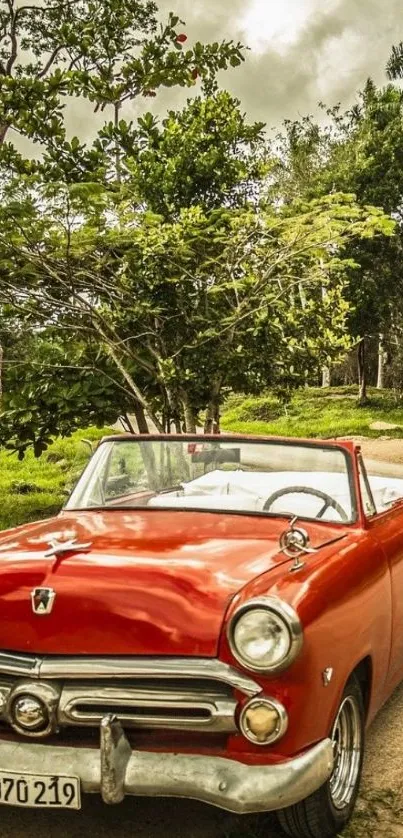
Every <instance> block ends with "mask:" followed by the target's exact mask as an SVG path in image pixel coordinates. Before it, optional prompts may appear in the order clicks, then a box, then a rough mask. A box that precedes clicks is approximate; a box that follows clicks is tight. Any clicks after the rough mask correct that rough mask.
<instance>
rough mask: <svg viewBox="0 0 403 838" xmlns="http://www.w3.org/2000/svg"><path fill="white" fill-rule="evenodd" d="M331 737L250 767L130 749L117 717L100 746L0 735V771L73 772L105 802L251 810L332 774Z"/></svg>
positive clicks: (283, 803)
mask: <svg viewBox="0 0 403 838" xmlns="http://www.w3.org/2000/svg"><path fill="white" fill-rule="evenodd" d="M332 768H333V748H332V744H331V741H330V739H325V740H323V741H322V742H320V743H319V744H318V745H315V746H314V747H313V748H311V749H310V750H309V751H306V752H305V753H304V754H303V755H302V756H299V757H297V758H295V759H292V760H289V761H288V762H284V763H280V764H277V765H270V766H260V765H259V766H249V765H244V764H243V763H240V762H237V761H235V760H231V759H223V758H221V757H206V756H187V755H184V754H172V753H165V754H161V753H150V752H143V751H132V749H131V746H130V745H129V742H128V740H127V738H126V736H125V733H124V730H123V728H122V726H121V724H120V722H119V721H118V719H117V718H116V717H112V716H106V717H105V718H104V719H103V720H102V723H101V742H100V750H98V749H92V748H77V747H76V748H74V747H60V746H53V745H40V744H37V743H32V742H19V743H18V744H16V743H15V742H10V741H8V740H1V739H0V769H3V770H5V771H15V772H18V773H20V772H22V773H24V772H31V773H37V774H51V775H55V774H61V775H66V774H68V775H74V776H77V777H79V778H80V781H81V788H82V790H83V791H84V792H100V793H101V795H102V797H103V800H104V801H105V803H120V802H121V801H122V800H123V798H124V797H125V795H126V794H129V795H137V796H145V797H152V796H156V797H158V796H160V797H187V798H192V799H194V800H201V801H203V802H204V803H210V804H211V805H213V806H219V807H220V808H222V809H227V810H228V811H230V812H236V813H238V814H246V813H250V812H268V811H272V810H275V809H282V808H285V807H287V806H292V805H293V804H294V803H297V802H298V801H300V800H303V799H304V798H305V797H308V796H309V795H310V794H312V793H313V792H314V791H316V790H317V789H318V788H319V787H320V786H321V785H322V784H323V783H324V782H326V780H327V779H328V778H329V777H330V774H331V772H332Z"/></svg>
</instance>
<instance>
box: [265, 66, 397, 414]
mask: <svg viewBox="0 0 403 838" xmlns="http://www.w3.org/2000/svg"><path fill="white" fill-rule="evenodd" d="M402 102H403V99H402V94H401V92H400V91H399V90H398V89H396V88H394V87H392V86H391V85H389V86H387V87H386V88H385V89H383V90H378V89H377V88H376V87H375V85H374V83H373V82H372V81H371V80H369V81H368V82H367V84H366V86H365V88H364V90H363V91H362V93H361V94H360V97H359V103H358V105H357V106H355V107H354V108H353V109H351V110H349V111H347V112H346V113H342V112H341V109H340V108H339V107H337V108H333V109H329V110H328V111H327V115H328V119H329V121H328V123H327V124H326V125H325V126H324V127H323V128H319V126H317V125H315V124H314V123H313V122H312V120H311V119H309V118H307V119H305V120H302V121H301V122H298V123H296V124H293V123H289V124H288V125H287V126H286V128H287V130H286V135H285V137H283V139H282V141H281V143H280V165H279V167H278V175H277V180H276V188H277V190H278V193H279V194H280V195H281V194H283V195H285V196H286V199H287V200H288V196H289V195H290V194H292V191H293V190H294V192H296V193H297V194H302V195H304V196H307V197H311V198H312V197H313V196H319V195H326V194H329V192H332V191H335V190H336V191H337V190H340V191H342V192H352V193H354V194H355V195H356V197H357V201H358V203H359V204H360V205H361V206H363V207H365V206H366V205H369V204H370V205H375V206H379V207H381V208H382V209H383V210H384V211H385V212H386V213H388V214H391V215H392V216H393V217H394V218H395V219H396V221H397V222H398V223H397V224H396V226H395V233H394V235H393V236H392V237H387V238H383V239H381V240H380V239H377V241H376V244H375V242H374V241H370V240H366V239H364V240H362V239H358V240H356V241H354V240H353V241H351V242H350V244H349V246H348V249H347V251H346V256H351V259H352V261H353V262H354V264H355V265H359V266H360V269H359V270H357V269H353V270H351V272H350V275H349V278H348V283H347V287H346V299H347V300H348V302H349V304H350V313H349V316H348V321H347V322H348V330H349V333H350V334H351V336H352V338H353V340H354V342H355V343H356V345H357V347H358V370H359V381H360V392H359V399H360V401H361V402H364V401H365V399H366V383H367V368H368V364H367V360H366V349H367V343H368V341H374V340H376V341H378V340H379V335H384V338H383V340H385V339H386V340H387V335H388V334H389V333H390V331H391V329H393V322H394V319H395V317H396V315H397V314H398V312H399V311H401V310H402V302H401V300H402V293H403V286H402V280H401V271H400V263H401V254H402V237H401V236H402V232H401V207H402V195H403V127H402V126H403V122H402ZM307 160H309V163H307V162H306V161H307ZM303 169H305V171H306V177H305V179H304V178H303Z"/></svg>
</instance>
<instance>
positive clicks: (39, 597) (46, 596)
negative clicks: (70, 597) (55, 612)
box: [31, 588, 56, 615]
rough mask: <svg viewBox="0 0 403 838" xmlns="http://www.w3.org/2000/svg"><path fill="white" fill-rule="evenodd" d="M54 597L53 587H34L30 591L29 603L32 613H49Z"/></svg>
mask: <svg viewBox="0 0 403 838" xmlns="http://www.w3.org/2000/svg"><path fill="white" fill-rule="evenodd" d="M55 599H56V591H54V590H53V588H34V589H33V591H31V603H32V610H33V612H34V614H39V615H41V614H50V613H51V612H52V609H53V603H54V601H55Z"/></svg>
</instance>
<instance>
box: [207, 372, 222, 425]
mask: <svg viewBox="0 0 403 838" xmlns="http://www.w3.org/2000/svg"><path fill="white" fill-rule="evenodd" d="M221 384H222V378H221V377H220V378H219V379H217V380H216V381H214V382H213V386H212V388H211V393H210V401H209V403H208V405H207V411H206V418H205V421H204V433H205V434H219V433H220V394H221Z"/></svg>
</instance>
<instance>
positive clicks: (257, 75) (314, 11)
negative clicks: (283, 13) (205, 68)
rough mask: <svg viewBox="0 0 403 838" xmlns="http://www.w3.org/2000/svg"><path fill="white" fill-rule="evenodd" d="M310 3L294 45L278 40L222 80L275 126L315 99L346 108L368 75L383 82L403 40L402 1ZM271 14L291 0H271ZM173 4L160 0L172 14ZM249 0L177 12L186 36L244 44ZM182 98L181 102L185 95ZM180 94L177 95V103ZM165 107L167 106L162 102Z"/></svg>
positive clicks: (180, 7)
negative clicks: (392, 55) (392, 53)
mask: <svg viewBox="0 0 403 838" xmlns="http://www.w3.org/2000/svg"><path fill="white" fill-rule="evenodd" d="M300 2H301V3H302V4H303V5H304V2H305V5H306V21H305V23H304V24H303V26H302V28H301V29H300V31H299V32H298V35H297V37H296V39H295V40H294V42H293V43H291V44H289V45H288V46H284V45H280V44H278V43H276V41H275V40H273V41H272V42H269V43H268V44H267V48H266V49H265V50H264V52H263V51H261V48H260V51H259V52H256V51H251V52H250V53H248V55H247V60H246V63H245V65H243V67H241V68H239V69H237V70H235V71H229V72H228V73H226V74H225V75H223V78H222V83H223V84H224V85H225V86H226V87H227V88H228V89H230V90H231V92H233V93H234V94H235V95H237V96H239V98H240V99H241V101H242V105H243V107H244V108H245V110H246V111H247V112H248V114H249V115H250V117H251V118H253V119H259V120H262V121H264V122H267V124H268V126H269V127H271V126H278V125H279V123H280V122H281V121H282V120H283V119H284V118H295V117H297V116H298V115H301V114H305V113H315V112H317V106H318V102H319V101H320V100H321V101H325V102H326V103H327V104H330V105H333V104H335V103H336V102H338V101H341V102H342V104H343V105H345V106H348V105H349V104H350V103H351V102H352V101H353V100H354V99H355V97H356V93H357V91H358V90H359V89H360V88H362V86H363V85H364V83H365V81H366V78H367V77H368V76H369V75H370V76H372V77H373V78H374V80H375V81H376V82H377V83H378V84H383V83H385V81H386V78H385V70H384V68H385V64H386V61H387V59H388V56H389V54H390V49H391V46H392V44H393V43H396V42H398V41H399V40H400V39H403V5H402V3H401V1H400V0H335V2H334V3H333V4H331V5H329V4H328V7H327V10H326V3H324V2H323V0H315V3H314V4H313V5H312V2H311V3H310V4H309V5H308V3H307V0H300ZM266 3H267V15H268V16H270V15H271V14H274V15H275V14H276V11H275V9H276V6H277V4H278V3H281V4H282V5H283V6H285V7H287V4H290V0H266ZM172 5H173V0H162V3H160V7H161V9H163V10H168V8H171V6H172ZM248 6H249V7H251V6H252V0H249V3H245V0H244V1H243V2H242V0H235V2H234V0H177V1H176V3H175V9H176V10H177V11H178V13H179V14H181V16H182V17H183V18H184V19H186V21H187V31H188V32H189V34H190V35H191V34H193V30H195V34H196V36H197V37H198V38H200V39H201V40H203V39H205V40H211V39H212V38H214V39H216V38H221V37H227V38H228V37H230V38H235V39H238V38H240V39H241V40H242V41H243V42H245V41H246V40H247V34H246V33H245V31H243V29H242V25H241V20H242V18H244V16H245V12H246V10H247V8H248ZM182 98H183V97H182ZM179 99H180V97H179V98H178V101H179ZM161 103H162V102H161Z"/></svg>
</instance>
